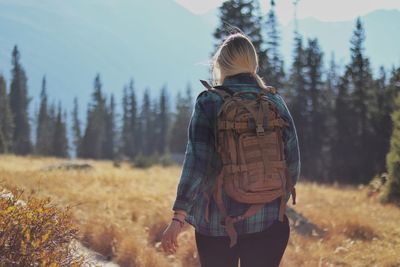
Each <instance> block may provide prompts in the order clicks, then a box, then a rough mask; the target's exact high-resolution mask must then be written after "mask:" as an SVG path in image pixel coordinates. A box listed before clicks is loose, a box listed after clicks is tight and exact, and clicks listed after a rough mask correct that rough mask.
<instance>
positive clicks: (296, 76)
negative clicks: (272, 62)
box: [284, 34, 310, 173]
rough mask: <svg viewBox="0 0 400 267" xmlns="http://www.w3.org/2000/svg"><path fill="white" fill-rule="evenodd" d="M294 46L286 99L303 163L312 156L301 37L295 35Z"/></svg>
mask: <svg viewBox="0 0 400 267" xmlns="http://www.w3.org/2000/svg"><path fill="white" fill-rule="evenodd" d="M294 44H295V46H294V52H293V63H292V67H291V70H290V77H289V87H288V88H289V89H290V91H287V92H286V95H284V97H285V98H286V99H287V102H288V106H289V107H290V111H291V114H292V116H293V120H294V123H295V124H296V129H297V135H298V139H299V148H300V151H301V153H302V154H301V157H302V161H303V159H305V158H310V155H307V147H306V143H307V141H306V136H307V134H308V132H309V122H308V116H307V115H308V114H307V109H306V108H305V107H307V105H308V97H307V92H306V80H305V65H306V58H305V51H304V48H303V40H302V37H301V36H300V35H298V34H296V35H295V40H294ZM303 172H304V168H303V166H302V173H303Z"/></svg>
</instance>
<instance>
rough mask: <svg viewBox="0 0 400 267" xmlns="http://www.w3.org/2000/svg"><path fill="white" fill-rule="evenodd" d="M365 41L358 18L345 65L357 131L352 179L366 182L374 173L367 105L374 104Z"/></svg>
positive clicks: (354, 124) (355, 132)
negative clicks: (348, 57) (347, 62)
mask: <svg viewBox="0 0 400 267" xmlns="http://www.w3.org/2000/svg"><path fill="white" fill-rule="evenodd" d="M364 41H365V32H364V28H363V25H362V23H361V20H360V19H359V18H358V19H357V21H356V29H355V30H354V32H353V36H352V39H351V62H350V63H349V64H348V65H347V66H346V73H347V77H348V78H349V82H350V83H349V86H350V88H351V91H350V94H351V99H352V101H351V102H352V107H353V110H352V114H353V115H354V121H353V125H352V127H351V129H352V130H353V133H354V134H355V136H354V138H353V146H355V148H356V150H355V154H353V157H354V158H353V168H354V169H355V170H358V171H357V172H356V173H354V176H353V178H352V180H353V182H367V181H369V179H370V178H371V177H372V176H373V175H374V173H373V164H371V162H372V161H373V155H372V154H373V153H371V151H370V150H369V144H370V141H372V140H371V125H370V121H369V119H368V117H369V116H370V111H369V109H368V106H370V105H373V102H372V97H371V96H372V87H373V79H372V73H371V70H370V64H369V59H368V58H367V57H366V56H365V55H364Z"/></svg>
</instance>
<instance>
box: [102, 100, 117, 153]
mask: <svg viewBox="0 0 400 267" xmlns="http://www.w3.org/2000/svg"><path fill="white" fill-rule="evenodd" d="M105 127H106V128H105V138H104V141H103V154H104V158H106V159H114V157H115V152H116V151H115V143H116V140H115V135H116V129H115V101H114V95H111V97H110V103H109V106H108V107H107V109H106V117H105Z"/></svg>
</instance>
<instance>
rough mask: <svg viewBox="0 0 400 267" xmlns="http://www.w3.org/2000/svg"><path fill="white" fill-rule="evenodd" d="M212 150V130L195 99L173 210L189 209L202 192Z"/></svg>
mask: <svg viewBox="0 0 400 267" xmlns="http://www.w3.org/2000/svg"><path fill="white" fill-rule="evenodd" d="M213 151H214V131H213V128H212V126H211V124H210V121H209V119H208V118H207V117H206V115H205V113H204V109H203V106H202V105H201V103H200V101H199V100H198V99H197V101H196V104H195V107H194V110H193V113H192V116H191V119H190V123H189V127H188V143H187V146H186V152H185V159H184V161H183V168H182V172H181V176H180V181H179V184H178V188H177V194H176V199H175V202H174V204H173V207H172V209H173V210H184V211H186V212H187V213H188V212H189V211H190V209H191V207H192V206H193V202H194V200H195V199H196V197H197V196H198V195H199V193H202V192H201V191H202V190H201V185H202V182H203V181H204V179H205V175H206V174H207V170H208V166H209V164H210V160H211V159H212V153H213Z"/></svg>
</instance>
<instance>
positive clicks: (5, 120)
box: [0, 74, 14, 153]
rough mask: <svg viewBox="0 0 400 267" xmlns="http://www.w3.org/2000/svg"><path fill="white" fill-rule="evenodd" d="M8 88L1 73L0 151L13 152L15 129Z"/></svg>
mask: <svg viewBox="0 0 400 267" xmlns="http://www.w3.org/2000/svg"><path fill="white" fill-rule="evenodd" d="M6 88H7V87H6V81H5V79H4V77H3V76H2V75H1V74H0V153H9V152H11V150H12V137H13V130H14V123H13V118H12V114H11V110H10V105H9V101H8V95H7V89H6Z"/></svg>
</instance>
